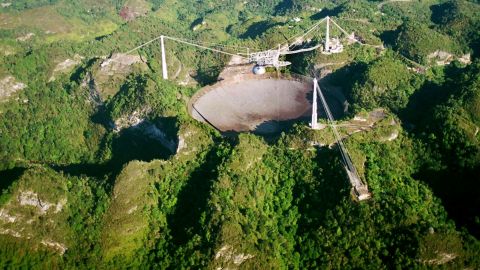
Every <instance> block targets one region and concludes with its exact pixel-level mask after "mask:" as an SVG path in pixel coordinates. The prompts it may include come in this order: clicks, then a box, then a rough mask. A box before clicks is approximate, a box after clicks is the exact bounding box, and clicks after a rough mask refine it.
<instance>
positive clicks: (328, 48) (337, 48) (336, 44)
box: [323, 16, 343, 54]
mask: <svg viewBox="0 0 480 270" xmlns="http://www.w3.org/2000/svg"><path fill="white" fill-rule="evenodd" d="M326 19H327V32H326V35H325V45H324V48H323V54H332V53H341V52H343V45H342V43H341V42H340V39H338V38H332V39H330V17H328V16H327V18H326ZM335 25H337V24H335Z"/></svg>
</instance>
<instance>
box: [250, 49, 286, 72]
mask: <svg viewBox="0 0 480 270" xmlns="http://www.w3.org/2000/svg"><path fill="white" fill-rule="evenodd" d="M279 57H280V49H278V50H268V51H262V52H256V53H250V55H249V58H248V61H249V62H250V63H257V65H258V66H270V67H276V68H278V67H284V66H288V65H290V64H291V63H290V62H286V61H279Z"/></svg>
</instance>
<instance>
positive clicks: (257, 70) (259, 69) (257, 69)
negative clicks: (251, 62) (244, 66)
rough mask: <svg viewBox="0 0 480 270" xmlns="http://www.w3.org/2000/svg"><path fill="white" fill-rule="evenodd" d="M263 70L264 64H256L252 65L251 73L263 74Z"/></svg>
mask: <svg viewBox="0 0 480 270" xmlns="http://www.w3.org/2000/svg"><path fill="white" fill-rule="evenodd" d="M265 72H266V70H265V67H264V66H259V65H256V66H255V67H253V74H255V75H262V74H265Z"/></svg>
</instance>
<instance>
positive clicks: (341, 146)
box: [317, 82, 363, 186]
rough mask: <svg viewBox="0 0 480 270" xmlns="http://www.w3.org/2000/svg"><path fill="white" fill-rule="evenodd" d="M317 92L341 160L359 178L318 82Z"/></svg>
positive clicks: (355, 184) (357, 184) (356, 184)
mask: <svg viewBox="0 0 480 270" xmlns="http://www.w3.org/2000/svg"><path fill="white" fill-rule="evenodd" d="M317 89H318V91H317V93H318V95H319V96H320V101H321V102H322V107H323V109H324V110H325V113H326V114H327V119H328V121H329V122H330V126H331V127H332V130H333V134H334V135H335V139H336V140H337V143H338V146H339V149H340V154H341V156H342V160H343V162H344V164H345V166H347V168H348V170H350V171H351V172H352V173H353V174H354V175H355V176H356V177H357V179H359V180H360V176H359V174H358V172H357V169H356V168H355V166H354V165H353V162H352V159H351V158H350V154H349V153H348V150H347V148H346V147H345V144H344V143H343V139H342V137H341V136H340V133H339V132H338V130H337V127H336V125H335V123H334V121H335V119H334V118H333V115H332V112H331V111H330V108H329V107H328V104H327V101H326V99H325V97H324V96H323V93H322V90H321V89H320V84H318V82H317ZM352 184H353V185H354V186H359V185H363V184H362V183H361V182H360V183H352Z"/></svg>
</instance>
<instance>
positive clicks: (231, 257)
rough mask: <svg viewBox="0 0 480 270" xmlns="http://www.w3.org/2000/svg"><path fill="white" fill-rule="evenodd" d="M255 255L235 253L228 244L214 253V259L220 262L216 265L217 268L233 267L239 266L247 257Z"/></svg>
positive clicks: (220, 269) (218, 269)
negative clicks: (219, 264)
mask: <svg viewBox="0 0 480 270" xmlns="http://www.w3.org/2000/svg"><path fill="white" fill-rule="evenodd" d="M253 257H255V256H254V255H252V254H245V253H237V252H236V250H235V249H234V248H233V247H232V246H230V245H224V246H223V247H221V248H220V249H219V250H218V251H217V253H216V254H215V261H218V262H220V263H221V265H222V266H219V267H217V268H216V269H217V270H222V269H232V268H231V267H234V268H233V269H235V268H237V267H238V266H240V265H241V264H242V263H243V262H245V261H246V260H248V259H251V258H253Z"/></svg>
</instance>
